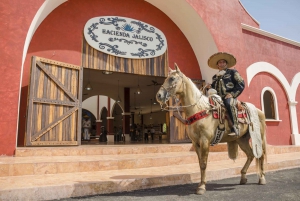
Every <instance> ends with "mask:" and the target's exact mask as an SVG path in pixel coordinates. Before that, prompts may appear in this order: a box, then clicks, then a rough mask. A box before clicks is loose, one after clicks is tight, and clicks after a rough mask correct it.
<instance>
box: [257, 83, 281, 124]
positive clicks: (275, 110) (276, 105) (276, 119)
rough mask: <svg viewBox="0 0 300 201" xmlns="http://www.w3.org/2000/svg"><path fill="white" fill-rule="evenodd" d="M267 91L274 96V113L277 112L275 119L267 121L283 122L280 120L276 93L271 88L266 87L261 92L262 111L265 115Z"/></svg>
mask: <svg viewBox="0 0 300 201" xmlns="http://www.w3.org/2000/svg"><path fill="white" fill-rule="evenodd" d="M266 91H269V92H270V93H271V94H272V96H273V98H274V112H275V119H266V121H281V120H280V119H279V113H278V103H277V97H276V93H275V91H274V90H273V89H272V88H271V87H264V88H263V89H262V91H261V95H260V98H261V107H262V111H263V112H264V113H265V106H264V94H265V92H266Z"/></svg>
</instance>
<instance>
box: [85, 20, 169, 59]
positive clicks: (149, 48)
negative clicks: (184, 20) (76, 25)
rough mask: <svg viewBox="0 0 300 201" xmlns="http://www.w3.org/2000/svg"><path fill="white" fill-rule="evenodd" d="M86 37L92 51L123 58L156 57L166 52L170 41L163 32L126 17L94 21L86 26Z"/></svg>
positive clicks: (88, 22)
mask: <svg viewBox="0 0 300 201" xmlns="http://www.w3.org/2000/svg"><path fill="white" fill-rule="evenodd" d="M84 37H85V39H86V41H87V42H88V44H89V45H90V46H92V47H93V48H95V49H97V50H99V51H102V52H105V53H107V54H110V55H114V56H118V57H124V58H131V59H145V58H153V57H157V56H160V55H162V54H163V53H164V52H165V51H166V49H167V39H166V37H165V35H164V34H163V32H162V31H160V30H159V29H158V28H156V27H154V26H152V25H150V24H147V23H145V22H142V21H139V20H135V19H131V18H126V17H119V16H102V17H95V18H92V19H90V20H89V21H87V23H86V24H85V26H84Z"/></svg>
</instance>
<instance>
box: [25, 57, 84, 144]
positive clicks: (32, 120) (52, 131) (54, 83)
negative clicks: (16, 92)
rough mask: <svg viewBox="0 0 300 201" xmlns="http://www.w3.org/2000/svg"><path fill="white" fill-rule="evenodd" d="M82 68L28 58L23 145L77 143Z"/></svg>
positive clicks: (79, 123)
mask: <svg viewBox="0 0 300 201" xmlns="http://www.w3.org/2000/svg"><path fill="white" fill-rule="evenodd" d="M82 76H83V69H82V67H80V66H75V65H71V64H66V63H62V62H58V61H53V60H49V59H44V58H40V57H32V62H31V74H30V84H29V97H28V108H27V110H28V111H27V125H26V146H49V145H79V144H80V143H81V99H82Z"/></svg>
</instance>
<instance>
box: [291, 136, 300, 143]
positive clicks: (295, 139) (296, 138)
mask: <svg viewBox="0 0 300 201" xmlns="http://www.w3.org/2000/svg"><path fill="white" fill-rule="evenodd" d="M291 137H292V143H293V145H300V134H292V135H291Z"/></svg>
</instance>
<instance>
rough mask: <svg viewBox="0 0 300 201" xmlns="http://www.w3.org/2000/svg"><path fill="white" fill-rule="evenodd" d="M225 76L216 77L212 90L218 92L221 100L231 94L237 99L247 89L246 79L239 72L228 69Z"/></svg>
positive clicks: (214, 77)
mask: <svg viewBox="0 0 300 201" xmlns="http://www.w3.org/2000/svg"><path fill="white" fill-rule="evenodd" d="M225 71H226V72H225V74H224V75H219V76H218V75H217V74H216V75H214V76H213V78H212V80H213V82H212V84H211V86H212V88H214V89H215V90H217V92H218V95H219V96H221V98H225V96H226V94H228V93H230V94H231V95H232V97H233V98H237V97H238V96H239V95H240V94H241V93H242V91H243V90H244V88H245V83H244V79H243V78H242V77H241V76H240V74H239V73H238V71H237V70H235V69H229V68H227V69H226V70H225Z"/></svg>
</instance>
